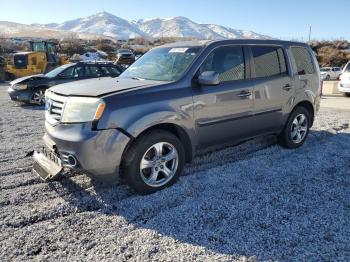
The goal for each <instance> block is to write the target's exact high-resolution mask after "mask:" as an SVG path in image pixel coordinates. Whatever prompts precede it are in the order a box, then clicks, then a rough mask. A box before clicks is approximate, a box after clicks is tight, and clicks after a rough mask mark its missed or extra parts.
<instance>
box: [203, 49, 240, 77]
mask: <svg viewBox="0 0 350 262" xmlns="http://www.w3.org/2000/svg"><path fill="white" fill-rule="evenodd" d="M200 71H201V72H205V71H215V72H218V73H219V74H220V75H219V79H220V81H221V82H227V81H233V80H241V79H244V78H245V66H244V54H243V49H242V47H239V46H232V47H221V48H218V49H215V50H214V51H213V52H212V53H211V54H210V55H209V56H208V57H207V59H206V60H205V61H204V63H203V65H202V66H201V69H200Z"/></svg>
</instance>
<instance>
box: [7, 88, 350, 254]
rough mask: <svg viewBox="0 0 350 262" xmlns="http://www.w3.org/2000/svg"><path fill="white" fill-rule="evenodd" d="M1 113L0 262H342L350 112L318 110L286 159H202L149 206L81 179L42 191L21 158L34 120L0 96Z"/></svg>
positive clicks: (270, 148)
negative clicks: (300, 144) (301, 143)
mask: <svg viewBox="0 0 350 262" xmlns="http://www.w3.org/2000/svg"><path fill="white" fill-rule="evenodd" d="M349 101H350V100H349ZM0 112H1V113H0V141H1V144H0V179H1V182H0V187H1V191H0V192H1V193H0V227H1V232H0V257H1V260H2V261H10V260H11V261H23V260H35V261H38V260H70V261H76V260H79V261H81V260H101V261H104V260H114V261H125V260H133V261H151V260H152V261H193V260H197V261H214V260H216V261H349V260H350V244H349V243H350V226H349V225H350V176H349V166H350V128H349V124H350V110H340V109H334V108H332V109H330V108H325V107H323V108H322V109H321V111H320V112H319V114H318V116H317V120H316V122H315V125H314V127H313V129H312V131H311V133H310V136H309V138H308V140H307V142H306V144H305V145H304V146H303V147H302V148H300V149H297V150H294V151H292V150H285V149H282V148H280V147H279V146H277V145H275V141H274V139H273V138H269V139H256V140H252V141H249V142H246V143H243V144H241V145H239V146H236V147H230V148H226V149H223V150H218V151H215V152H212V153H203V154H201V155H199V156H198V157H196V158H195V159H194V162H193V163H192V164H191V165H188V166H187V167H186V169H185V174H184V176H183V177H181V178H180V180H179V182H178V183H177V184H176V185H174V186H173V187H171V188H168V189H166V190H163V191H161V192H158V193H155V194H153V195H149V196H138V195H136V194H135V193H134V192H133V191H132V190H130V189H129V188H128V187H127V186H126V185H124V184H116V185H114V186H107V185H103V184H99V183H97V182H95V181H93V180H91V179H90V178H89V177H87V176H85V175H84V174H69V175H66V176H65V177H63V178H62V179H61V180H59V181H55V182H50V183H43V182H41V181H40V180H39V179H38V178H37V177H36V176H35V175H33V174H31V165H32V160H31V158H28V157H25V155H26V153H27V152H29V151H31V150H32V149H33V148H34V147H36V146H37V145H39V144H40V143H41V136H42V135H43V115H44V114H43V109H42V108H40V107H39V108H38V107H30V106H22V105H19V104H15V103H13V102H10V101H9V100H8V98H7V95H6V87H5V86H0Z"/></svg>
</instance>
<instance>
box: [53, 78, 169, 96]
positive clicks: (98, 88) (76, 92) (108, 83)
mask: <svg viewBox="0 0 350 262" xmlns="http://www.w3.org/2000/svg"><path fill="white" fill-rule="evenodd" d="M160 84H164V82H160V81H153V80H134V79H130V78H112V77H104V78H95V79H89V80H80V81H75V82H71V83H66V84H61V85H56V86H53V87H51V88H50V90H51V91H52V92H54V93H57V94H61V95H66V96H92V97H94V96H97V97H100V96H103V95H107V94H111V93H116V92H120V91H123V90H128V89H133V88H138V87H147V86H154V85H160Z"/></svg>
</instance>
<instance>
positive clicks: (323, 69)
mask: <svg viewBox="0 0 350 262" xmlns="http://www.w3.org/2000/svg"><path fill="white" fill-rule="evenodd" d="M320 70H321V72H328V71H329V70H330V69H329V68H321V69H320Z"/></svg>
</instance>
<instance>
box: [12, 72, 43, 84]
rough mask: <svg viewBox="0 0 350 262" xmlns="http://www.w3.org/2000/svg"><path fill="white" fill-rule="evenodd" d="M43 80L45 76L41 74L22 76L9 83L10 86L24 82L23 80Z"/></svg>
mask: <svg viewBox="0 0 350 262" xmlns="http://www.w3.org/2000/svg"><path fill="white" fill-rule="evenodd" d="M43 78H45V75H43V74H38V75H31V76H24V77H20V78H17V79H16V80H13V81H12V82H10V85H15V84H19V83H21V82H24V81H25V80H38V79H43Z"/></svg>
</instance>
